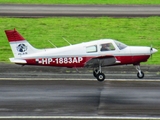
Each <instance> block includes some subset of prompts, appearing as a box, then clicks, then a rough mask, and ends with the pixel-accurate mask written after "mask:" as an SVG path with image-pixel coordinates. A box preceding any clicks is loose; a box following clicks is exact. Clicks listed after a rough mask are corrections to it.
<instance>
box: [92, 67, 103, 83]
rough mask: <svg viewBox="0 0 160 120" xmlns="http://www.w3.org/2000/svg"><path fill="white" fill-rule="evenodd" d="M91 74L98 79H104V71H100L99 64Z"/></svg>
mask: <svg viewBox="0 0 160 120" xmlns="http://www.w3.org/2000/svg"><path fill="white" fill-rule="evenodd" d="M93 76H94V77H95V78H97V80H98V81H100V82H102V81H104V79H105V75H104V73H102V70H101V66H100V65H99V68H98V69H94V70H93Z"/></svg>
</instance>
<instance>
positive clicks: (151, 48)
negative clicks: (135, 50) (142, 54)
mask: <svg viewBox="0 0 160 120" xmlns="http://www.w3.org/2000/svg"><path fill="white" fill-rule="evenodd" d="M152 51H153V47H152V44H151V47H150V56H151V59H152Z"/></svg>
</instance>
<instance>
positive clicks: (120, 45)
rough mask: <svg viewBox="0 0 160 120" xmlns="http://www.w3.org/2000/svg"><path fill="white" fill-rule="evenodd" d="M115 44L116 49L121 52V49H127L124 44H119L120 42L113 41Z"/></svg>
mask: <svg viewBox="0 0 160 120" xmlns="http://www.w3.org/2000/svg"><path fill="white" fill-rule="evenodd" d="M115 43H116V45H117V47H118V48H119V49H120V50H122V49H124V48H126V47H127V45H125V44H124V43H121V42H119V41H115Z"/></svg>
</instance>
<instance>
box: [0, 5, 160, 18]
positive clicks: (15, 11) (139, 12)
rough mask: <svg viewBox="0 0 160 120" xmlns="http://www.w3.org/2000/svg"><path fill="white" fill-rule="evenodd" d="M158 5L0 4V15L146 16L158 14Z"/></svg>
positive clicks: (159, 7) (159, 6)
mask: <svg viewBox="0 0 160 120" xmlns="http://www.w3.org/2000/svg"><path fill="white" fill-rule="evenodd" d="M159 15H160V5H148V6H147V5H26V4H0V16H9V17H55V16H72V17H73V16H75V17H82V16H86V17H98V16H111V17H148V16H159Z"/></svg>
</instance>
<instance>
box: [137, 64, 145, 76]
mask: <svg viewBox="0 0 160 120" xmlns="http://www.w3.org/2000/svg"><path fill="white" fill-rule="evenodd" d="M136 70H137V71H138V73H137V77H138V78H139V79H142V78H144V73H143V72H142V71H141V68H140V66H139V65H138V66H136Z"/></svg>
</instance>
